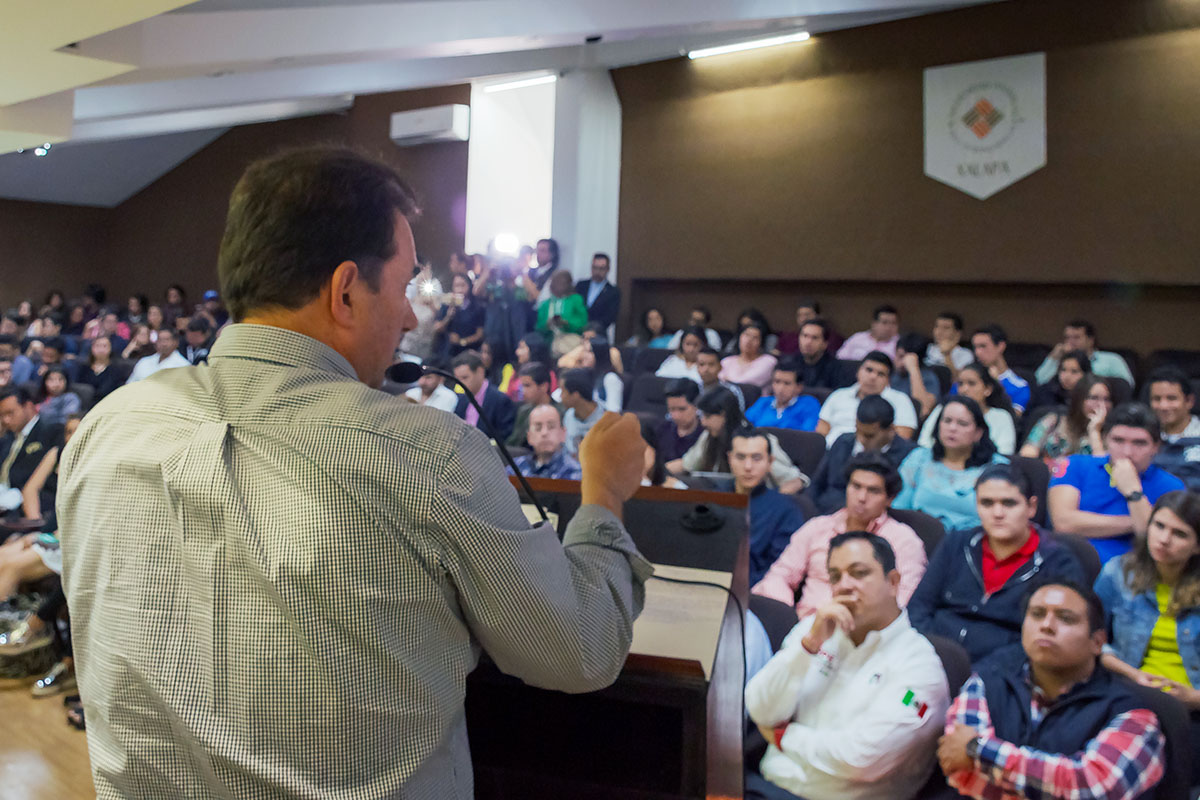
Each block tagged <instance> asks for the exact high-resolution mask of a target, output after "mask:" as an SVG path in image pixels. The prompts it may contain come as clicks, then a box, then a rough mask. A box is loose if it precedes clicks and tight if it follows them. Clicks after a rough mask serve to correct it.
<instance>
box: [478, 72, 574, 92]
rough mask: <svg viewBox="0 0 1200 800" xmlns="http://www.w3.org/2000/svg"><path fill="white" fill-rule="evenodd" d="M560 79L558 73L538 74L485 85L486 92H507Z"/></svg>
mask: <svg viewBox="0 0 1200 800" xmlns="http://www.w3.org/2000/svg"><path fill="white" fill-rule="evenodd" d="M556 80H558V76H557V75H553V74H551V75H538V76H537V77H536V78H522V79H520V80H517V81H506V82H504V83H492V84H489V85H487V86H484V87H483V90H484V91H485V92H488V93H489V94H490V93H492V92H507V91H508V90H509V89H524V88H525V87H526V86H540V85H542V84H543V83H554V82H555V81H556Z"/></svg>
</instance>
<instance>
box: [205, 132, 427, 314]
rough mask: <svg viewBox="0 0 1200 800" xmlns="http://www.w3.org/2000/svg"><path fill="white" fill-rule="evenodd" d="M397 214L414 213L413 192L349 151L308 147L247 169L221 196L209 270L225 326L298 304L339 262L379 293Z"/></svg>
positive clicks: (317, 291)
mask: <svg viewBox="0 0 1200 800" xmlns="http://www.w3.org/2000/svg"><path fill="white" fill-rule="evenodd" d="M396 212H399V213H401V214H404V215H406V216H407V215H411V214H415V213H416V212H417V206H416V201H415V200H414V198H413V193H412V191H411V190H410V189H409V188H408V186H407V185H405V183H404V181H403V180H401V178H400V176H399V175H397V174H396V172H395V171H394V170H393V169H392V168H391V167H388V166H387V165H385V164H383V163H380V162H378V161H374V160H371V159H369V158H367V157H365V156H362V155H360V154H358V153H356V152H354V151H352V150H348V149H340V148H329V147H313V148H306V149H301V150H293V151H290V152H286V153H283V154H281V155H277V156H274V157H271V158H267V159H263V160H261V161H257V162H255V163H253V164H251V165H250V166H249V167H248V168H247V169H246V172H245V173H244V174H243V175H242V177H241V179H240V180H239V181H238V183H237V186H235V187H234V190H233V196H232V197H231V198H230V202H229V215H228V217H227V219H226V222H225V235H224V236H223V237H222V240H221V252H220V256H219V258H218V263H217V272H218V274H219V276H220V281H221V296H222V297H223V298H225V302H226V305H227V306H228V308H229V312H230V315H231V316H232V318H233V320H234V321H235V322H239V321H241V320H242V319H243V318H244V317H245V316H246V314H247V313H249V312H250V311H252V310H254V309H260V308H285V309H295V308H299V307H300V306H303V305H304V304H305V303H308V302H309V301H311V300H312V299H313V298H315V297H316V296H317V295H318V294H320V291H321V287H322V286H324V285H325V284H326V283H327V282H328V281H329V279H330V277H332V275H333V272H334V270H335V269H336V268H337V266H338V265H339V264H341V263H342V262H345V261H354V262H355V263H356V264H357V265H358V270H359V272H360V273H361V274H362V276H363V279H364V280H365V281H366V283H367V285H368V286H369V287H370V288H371V289H372V290H373V291H378V290H379V276H380V272H381V269H382V267H383V264H384V262H385V261H387V260H388V259H389V258H391V257H392V256H393V255H395V253H396V241H395V231H396V217H395V215H396Z"/></svg>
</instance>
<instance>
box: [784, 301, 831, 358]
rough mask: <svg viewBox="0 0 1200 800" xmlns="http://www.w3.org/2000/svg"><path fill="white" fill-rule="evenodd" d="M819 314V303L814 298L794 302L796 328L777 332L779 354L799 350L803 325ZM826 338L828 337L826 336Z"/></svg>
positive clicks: (788, 353)
mask: <svg viewBox="0 0 1200 800" xmlns="http://www.w3.org/2000/svg"><path fill="white" fill-rule="evenodd" d="M820 316H821V304H820V303H818V302H817V301H816V300H807V299H805V300H801V301H800V302H798V303H797V304H796V330H794V331H783V332H781V333H780V334H779V353H780V355H791V354H793V353H799V352H800V335H801V334H802V333H803V332H804V326H805V325H807V324H808V323H809V322H811V321H812V320H814V319H817V318H818V317H820ZM826 338H828V337H826Z"/></svg>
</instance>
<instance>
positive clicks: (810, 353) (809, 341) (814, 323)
mask: <svg viewBox="0 0 1200 800" xmlns="http://www.w3.org/2000/svg"><path fill="white" fill-rule="evenodd" d="M831 331H832V329H831V328H830V327H829V323H828V322H826V321H825V320H823V319H820V318H816V319H810V320H808V321H807V322H805V323H804V324H803V325H801V326H800V333H799V341H798V344H797V352H798V353H799V357H800V358H799V364H800V367H801V370H802V372H801V375H800V380H801V383H803V384H804V385H805V386H808V387H810V388H813V387H817V388H821V389H834V388H836V387H837V381H838V362H837V358H835V357H834V355H833V353H832V352H830V347H831V338H830V337H831V336H832V333H831Z"/></svg>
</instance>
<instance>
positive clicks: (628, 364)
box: [617, 344, 642, 379]
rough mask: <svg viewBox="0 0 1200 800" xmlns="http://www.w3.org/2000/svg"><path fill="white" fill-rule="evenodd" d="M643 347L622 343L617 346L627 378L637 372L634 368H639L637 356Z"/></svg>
mask: <svg viewBox="0 0 1200 800" xmlns="http://www.w3.org/2000/svg"><path fill="white" fill-rule="evenodd" d="M641 349H642V348H640V347H638V346H636V345H632V344H626V345H621V346H620V347H618V348H617V352H618V353H620V354H621V366H622V368H623V369H624V371H625V377H626V378H627V379H628V378H630V377H632V376H634V375H636V374H637V373H636V372H635V371H634V370H636V369H637V357H638V352H639V351H640V350H641Z"/></svg>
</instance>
